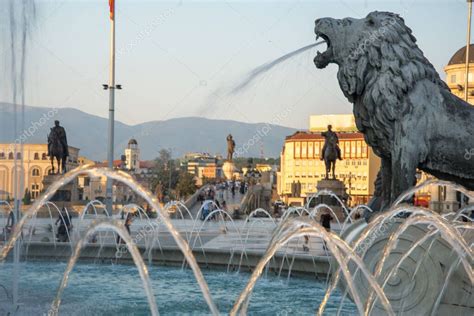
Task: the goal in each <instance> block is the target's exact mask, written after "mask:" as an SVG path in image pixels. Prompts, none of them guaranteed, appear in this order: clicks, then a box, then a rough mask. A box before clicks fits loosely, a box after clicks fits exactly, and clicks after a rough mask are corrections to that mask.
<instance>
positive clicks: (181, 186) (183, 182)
mask: <svg viewBox="0 0 474 316" xmlns="http://www.w3.org/2000/svg"><path fill="white" fill-rule="evenodd" d="M196 189H197V186H196V180H195V179H194V176H193V175H192V174H190V173H188V172H181V173H180V175H179V180H178V184H177V185H176V191H177V192H178V196H179V197H180V198H183V197H186V196H188V195H191V194H193V193H194V192H196Z"/></svg>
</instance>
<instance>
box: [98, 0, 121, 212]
mask: <svg viewBox="0 0 474 316" xmlns="http://www.w3.org/2000/svg"><path fill="white" fill-rule="evenodd" d="M109 6H110V78H109V84H108V85H107V84H103V85H102V86H103V88H104V90H109V129H108V146H107V162H108V167H109V168H110V169H111V170H112V169H113V168H114V134H115V126H114V125H115V89H118V90H120V89H122V86H121V85H115V0H109ZM112 194H113V187H112V179H110V178H108V177H107V184H106V193H105V196H106V201H105V203H106V208H107V210H108V211H109V212H110V214H112V212H113V209H112Z"/></svg>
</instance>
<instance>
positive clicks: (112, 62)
mask: <svg viewBox="0 0 474 316" xmlns="http://www.w3.org/2000/svg"><path fill="white" fill-rule="evenodd" d="M109 5H110V79H109V87H108V88H109V137H108V142H109V143H108V147H107V161H108V167H109V168H110V169H113V167H114V123H115V17H116V16H115V1H114V0H112V1H110V2H109ZM112 194H113V187H112V179H110V178H107V185H106V207H107V210H108V211H109V214H112V212H113V209H112V207H113V203H112Z"/></svg>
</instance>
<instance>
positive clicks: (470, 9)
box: [464, 0, 472, 102]
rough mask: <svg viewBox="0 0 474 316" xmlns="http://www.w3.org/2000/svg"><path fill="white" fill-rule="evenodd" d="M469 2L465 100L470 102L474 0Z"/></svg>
mask: <svg viewBox="0 0 474 316" xmlns="http://www.w3.org/2000/svg"><path fill="white" fill-rule="evenodd" d="M467 2H468V10H467V11H468V16H467V40H466V42H467V44H466V65H465V66H466V69H465V71H466V73H465V78H464V100H465V101H466V102H469V91H468V90H469V49H470V48H471V16H472V0H467Z"/></svg>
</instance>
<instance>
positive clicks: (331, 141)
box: [321, 125, 342, 160]
mask: <svg viewBox="0 0 474 316" xmlns="http://www.w3.org/2000/svg"><path fill="white" fill-rule="evenodd" d="M321 136H323V137H324V138H325V141H324V146H323V150H322V151H321V160H323V159H324V153H325V152H326V149H327V148H328V146H330V145H332V146H334V147H335V148H336V151H337V158H338V159H339V160H342V158H341V148H339V137H337V134H336V133H335V132H333V131H332V125H328V130H327V131H326V132H322V133H321Z"/></svg>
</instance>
